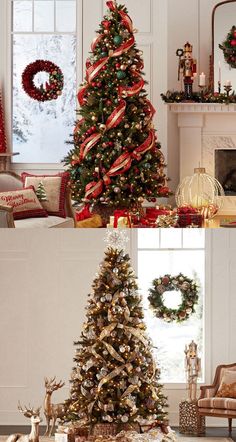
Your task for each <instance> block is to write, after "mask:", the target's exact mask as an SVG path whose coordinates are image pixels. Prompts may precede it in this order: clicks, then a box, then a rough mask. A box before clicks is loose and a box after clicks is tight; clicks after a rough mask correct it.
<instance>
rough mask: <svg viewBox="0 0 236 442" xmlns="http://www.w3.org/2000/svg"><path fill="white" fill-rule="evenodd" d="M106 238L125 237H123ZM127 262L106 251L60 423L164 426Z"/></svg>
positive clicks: (159, 394)
mask: <svg viewBox="0 0 236 442" xmlns="http://www.w3.org/2000/svg"><path fill="white" fill-rule="evenodd" d="M115 232H116V231H112V232H111V233H109V235H114V236H117V237H118V236H119V237H120V235H124V232H120V233H115ZM145 330H146V326H145V324H144V321H143V310H142V305H141V297H140V295H139V294H138V292H137V284H136V278H135V275H134V272H133V270H132V268H131V266H130V258H129V256H128V255H127V254H126V253H125V252H124V250H123V249H121V248H120V247H119V246H118V245H117V246H116V247H114V246H112V247H108V249H107V251H106V252H105V259H104V261H103V263H102V264H101V265H100V273H99V275H97V277H96V279H95V280H94V283H93V294H92V295H90V299H89V303H88V307H87V322H86V323H85V324H84V327H83V331H82V334H81V338H80V340H79V341H78V342H75V345H76V346H77V349H76V354H75V359H74V361H75V362H76V366H75V367H74V368H73V371H72V376H71V389H70V399H69V400H67V401H66V402H65V410H66V415H65V417H64V421H67V422H73V421H80V420H81V421H83V422H85V423H86V424H88V425H94V424H101V423H102V424H105V423H113V424H118V427H119V428H120V429H122V425H123V424H133V425H135V424H136V425H138V427H139V425H153V426H160V427H162V428H163V427H165V425H166V412H165V407H166V398H165V397H164V396H163V394H162V387H161V385H160V384H159V370H158V368H157V367H156V364H155V362H154V359H153V356H152V345H151V342H150V340H149V339H148V337H147V336H146V332H145Z"/></svg>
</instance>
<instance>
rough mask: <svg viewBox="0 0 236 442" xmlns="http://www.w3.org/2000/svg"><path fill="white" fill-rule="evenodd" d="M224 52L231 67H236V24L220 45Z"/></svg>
mask: <svg viewBox="0 0 236 442" xmlns="http://www.w3.org/2000/svg"><path fill="white" fill-rule="evenodd" d="M219 48H220V49H222V51H223V53H224V58H225V61H226V63H228V64H229V65H230V66H231V68H234V69H235V68H236V26H233V27H232V29H231V30H230V32H229V33H228V35H227V38H226V40H225V41H224V42H223V43H222V44H220V45H219Z"/></svg>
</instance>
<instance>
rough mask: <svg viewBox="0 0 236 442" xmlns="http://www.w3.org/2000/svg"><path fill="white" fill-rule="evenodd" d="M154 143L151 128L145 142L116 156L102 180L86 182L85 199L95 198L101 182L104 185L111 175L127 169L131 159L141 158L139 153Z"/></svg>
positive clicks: (99, 191)
mask: <svg viewBox="0 0 236 442" xmlns="http://www.w3.org/2000/svg"><path fill="white" fill-rule="evenodd" d="M154 144H155V131H154V130H152V131H151V132H150V133H149V136H148V137H147V139H146V140H145V142H144V143H143V144H141V146H139V147H137V148H136V149H135V150H134V151H133V153H129V152H126V153H123V154H122V155H120V156H119V158H117V160H116V161H115V162H114V163H113V165H112V166H111V168H110V170H109V171H108V172H107V173H105V175H104V177H103V179H102V180H100V181H98V182H95V181H93V182H91V183H89V184H87V186H86V188H85V192H86V193H85V198H86V199H92V198H97V197H98V195H100V193H102V190H103V184H105V186H108V185H109V184H110V183H111V179H110V178H111V177H114V176H117V175H121V174H123V173H125V172H127V170H129V169H130V167H131V165H132V161H133V159H137V160H139V159H140V158H141V155H142V154H143V153H145V152H147V151H148V150H150V149H151V148H152V147H153V146H154Z"/></svg>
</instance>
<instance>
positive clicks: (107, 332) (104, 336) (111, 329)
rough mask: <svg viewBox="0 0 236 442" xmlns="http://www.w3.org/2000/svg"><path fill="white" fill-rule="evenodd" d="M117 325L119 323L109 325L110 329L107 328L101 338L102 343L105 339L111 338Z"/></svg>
mask: <svg viewBox="0 0 236 442" xmlns="http://www.w3.org/2000/svg"><path fill="white" fill-rule="evenodd" d="M117 325H118V324H117V322H114V323H113V324H111V325H108V327H105V328H104V330H103V331H102V333H101V334H100V336H99V339H100V341H103V339H105V338H106V337H107V336H110V334H111V332H113V330H115V328H116V327H117Z"/></svg>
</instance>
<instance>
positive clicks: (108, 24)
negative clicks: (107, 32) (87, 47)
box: [102, 20, 111, 29]
mask: <svg viewBox="0 0 236 442" xmlns="http://www.w3.org/2000/svg"><path fill="white" fill-rule="evenodd" d="M102 25H103V27H104V28H105V29H109V28H110V26H111V22H110V21H108V20H103V22H102Z"/></svg>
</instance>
